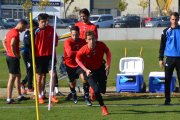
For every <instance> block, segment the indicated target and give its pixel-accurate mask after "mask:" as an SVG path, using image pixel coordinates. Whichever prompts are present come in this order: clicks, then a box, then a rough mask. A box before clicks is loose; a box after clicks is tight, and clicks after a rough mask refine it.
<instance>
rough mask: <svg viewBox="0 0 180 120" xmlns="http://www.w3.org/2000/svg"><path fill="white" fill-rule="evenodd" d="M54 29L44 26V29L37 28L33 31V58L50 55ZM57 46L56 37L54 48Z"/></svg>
mask: <svg viewBox="0 0 180 120" xmlns="http://www.w3.org/2000/svg"><path fill="white" fill-rule="evenodd" d="M53 35H54V29H53V27H51V26H46V27H45V29H40V28H37V29H36V30H35V56H36V57H39V56H50V55H52V48H53ZM57 44H58V36H57V35H56V46H57Z"/></svg>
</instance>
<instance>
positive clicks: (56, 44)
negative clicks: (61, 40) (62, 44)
mask: <svg viewBox="0 0 180 120" xmlns="http://www.w3.org/2000/svg"><path fill="white" fill-rule="evenodd" d="M55 46H56V47H57V46H58V35H57V33H56V43H55Z"/></svg>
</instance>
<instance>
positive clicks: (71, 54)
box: [64, 26, 92, 106]
mask: <svg viewBox="0 0 180 120" xmlns="http://www.w3.org/2000/svg"><path fill="white" fill-rule="evenodd" d="M70 32H71V37H70V38H68V39H67V40H66V41H65V42H64V62H65V65H66V70H67V74H68V77H69V80H70V84H69V87H70V90H71V93H70V94H69V95H68V96H70V95H72V98H73V101H74V103H75V104H76V103H77V95H76V90H75V86H76V79H78V78H79V76H80V77H81V79H82V81H83V89H84V100H85V102H86V104H87V106H91V105H92V104H91V102H90V100H89V84H88V83H87V82H86V81H85V80H84V77H83V70H82V69H81V68H80V67H79V66H78V64H77V63H76V61H75V58H76V53H77V51H78V50H79V49H80V48H81V47H82V46H84V45H85V44H86V42H85V41H84V40H83V39H80V38H79V28H78V27H77V26H73V27H72V28H71V30H70Z"/></svg>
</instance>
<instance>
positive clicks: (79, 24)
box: [75, 22, 98, 40]
mask: <svg viewBox="0 0 180 120" xmlns="http://www.w3.org/2000/svg"><path fill="white" fill-rule="evenodd" d="M75 26H77V27H79V30H80V36H79V37H80V38H81V39H84V40H85V39H86V31H88V30H91V31H93V32H94V36H95V38H96V40H97V39H98V31H97V27H96V25H94V24H93V23H91V22H88V23H83V22H77V23H76V24H75Z"/></svg>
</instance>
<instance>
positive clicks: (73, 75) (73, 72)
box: [66, 65, 83, 82]
mask: <svg viewBox="0 0 180 120" xmlns="http://www.w3.org/2000/svg"><path fill="white" fill-rule="evenodd" d="M66 71H67V74H68V78H69V82H73V81H74V80H76V79H78V78H79V75H80V74H81V73H83V70H82V68H81V67H79V66H78V67H76V68H71V67H69V66H67V65H66Z"/></svg>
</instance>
